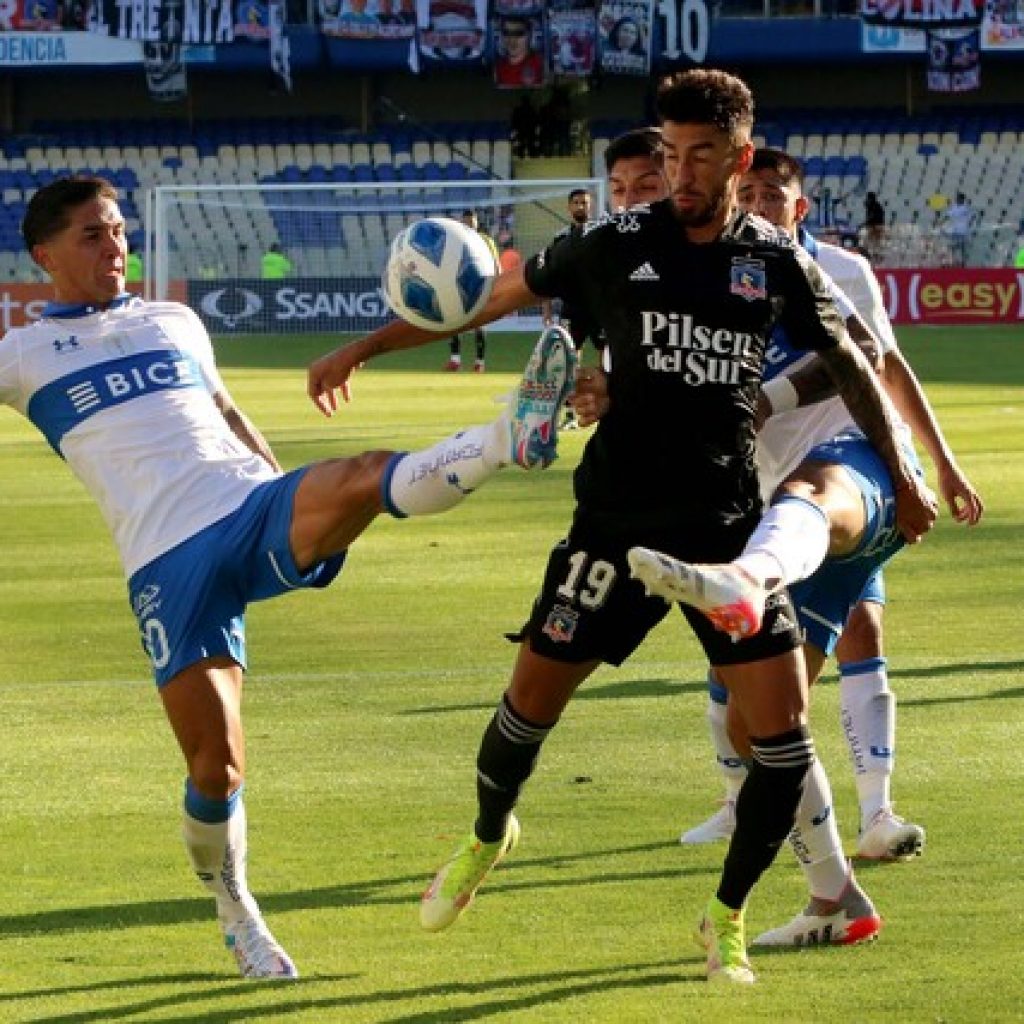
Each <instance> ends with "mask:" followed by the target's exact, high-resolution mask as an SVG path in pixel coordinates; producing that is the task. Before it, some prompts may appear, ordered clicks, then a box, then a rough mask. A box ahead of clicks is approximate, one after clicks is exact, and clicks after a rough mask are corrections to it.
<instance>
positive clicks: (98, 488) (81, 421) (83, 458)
mask: <svg viewBox="0 0 1024 1024" xmlns="http://www.w3.org/2000/svg"><path fill="white" fill-rule="evenodd" d="M223 390H224V385H223V383H222V381H221V379H220V374H219V373H218V372H217V367H216V364H215V362H214V357H213V347H212V345H211V344H210V338H209V335H208V334H207V333H206V328H205V327H204V326H203V324H202V322H201V321H200V320H199V318H198V317H197V316H196V315H195V313H193V312H192V310H190V309H189V308H188V307H187V306H183V305H181V304H179V303H177V302H144V301H143V300H141V299H136V298H127V297H126V298H121V299H117V300H115V302H114V303H113V304H112V305H111V306H110V307H109V308H108V309H107V310H105V311H97V310H96V309H94V308H93V307H88V306H59V305H51V306H48V307H47V309H45V310H44V311H43V316H42V319H40V320H38V321H37V322H36V323H34V324H31V325H29V326H27V327H19V328H15V329H14V330H11V331H9V332H8V334H7V335H6V336H5V337H4V338H3V340H0V402H3V403H4V404H6V405H10V406H12V407H13V408H15V409H17V410H18V412H20V413H22V414H23V415H24V416H26V417H27V418H28V419H30V420H31V421H32V422H33V423H34V424H35V426H36V427H38V428H39V430H40V431H41V432H42V433H43V434H44V435H45V437H46V439H47V440H48V441H49V442H50V444H51V446H52V447H53V448H54V450H55V451H57V453H58V454H60V455H61V456H63V458H65V459H66V460H67V462H68V465H69V466H70V467H71V469H72V470H73V471H74V473H75V475H76V476H77V477H78V478H79V479H80V480H81V481H82V483H83V484H85V486H86V488H87V489H88V491H89V492H90V494H92V496H93V497H94V498H95V499H96V501H97V502H98V504H99V506H100V510H101V511H102V513H103V518H104V519H105V520H106V522H107V525H108V526H109V527H110V530H111V532H112V533H113V535H114V541H115V543H116V544H117V548H118V551H119V553H120V555H121V561H122V563H123V565H124V568H125V572H126V573H127V574H128V575H129V576H130V575H131V574H132V573H133V572H135V571H136V570H137V569H139V568H141V567H142V566H143V565H146V564H147V563H148V562H151V561H152V560H153V559H154V558H156V557H157V556H158V555H161V554H163V553H164V552H165V551H168V550H170V549H171V548H173V547H174V546H175V545H177V544H180V543H181V542H182V541H184V540H187V539H188V538H189V537H191V536H193V535H194V534H196V533H198V532H199V531H200V530H202V529H203V528H204V527H206V526H209V525H210V524H211V523H214V522H216V521H217V520H219V519H223V518H224V517H225V516H226V515H228V514H229V513H231V512H233V511H234V510H235V509H237V508H238V507H239V506H240V505H241V504H242V503H243V502H244V501H245V499H246V498H247V497H248V495H249V494H250V493H251V492H252V491H253V489H254V488H255V487H257V486H258V485H259V484H260V483H261V482H262V481H265V480H269V479H273V478H274V477H276V476H277V475H278V474H277V472H276V471H275V470H274V469H273V468H272V467H271V466H269V465H268V464H267V462H266V461H265V460H264V459H262V458H260V457H259V456H258V455H255V454H254V453H253V452H252V451H250V450H249V448H247V447H246V446H245V445H244V444H243V443H242V442H241V441H240V440H239V439H238V438H237V437H236V436H235V434H234V433H233V432H232V431H231V429H230V428H229V426H228V424H227V421H226V420H225V419H224V416H223V415H222V414H221V412H220V410H219V409H218V408H217V405H216V404H215V402H214V400H213V395H215V394H216V393H218V392H220V391H223Z"/></svg>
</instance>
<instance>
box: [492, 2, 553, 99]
mask: <svg viewBox="0 0 1024 1024" xmlns="http://www.w3.org/2000/svg"><path fill="white" fill-rule="evenodd" d="M491 34H492V39H493V52H494V84H495V85H496V86H498V88H500V89H537V88H539V87H540V86H542V85H543V84H544V82H545V80H546V78H547V61H546V60H545V48H546V45H547V34H546V33H545V31H544V8H543V7H542V6H541V5H540V4H538V3H526V2H523V3H515V2H509V0H506V2H503V3H497V4H495V11H494V18H493V20H492V22H491Z"/></svg>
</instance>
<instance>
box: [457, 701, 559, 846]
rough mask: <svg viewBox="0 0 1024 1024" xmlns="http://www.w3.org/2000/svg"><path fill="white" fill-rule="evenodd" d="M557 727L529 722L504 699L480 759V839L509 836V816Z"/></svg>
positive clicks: (489, 841) (478, 764) (482, 748)
mask: <svg viewBox="0 0 1024 1024" xmlns="http://www.w3.org/2000/svg"><path fill="white" fill-rule="evenodd" d="M554 725H555V723H554V722H552V723H551V724H550V725H536V724H535V723H534V722H530V721H527V720H526V719H525V718H523V716H522V715H520V714H519V713H518V712H516V711H515V710H514V709H513V708H512V705H511V704H510V703H509V701H508V697H507V696H503V697H502V698H501V704H499V705H498V710H497V711H496V712H495V713H494V717H493V718H492V719H491V722H490V724H489V725H488V726H487V729H486V730H485V731H484V737H483V739H482V740H481V742H480V751H479V753H478V754H477V757H476V795H477V803H478V805H479V810H480V816H479V817H478V818H477V820H476V828H475V831H476V837H477V839H479V840H481V841H482V842H485V843H495V842H497V841H498V840H499V839H500V838H501V837H502V836H503V835H504V834H505V826H506V825H507V824H508V816H509V814H510V813H511V812H512V808H513V807H515V805H516V801H517V800H518V799H519V793H520V791H521V790H522V788H523V785H524V784H525V782H526V780H527V779H528V778H529V777H530V775H531V773H532V772H533V766H534V763H535V762H536V760H537V755H538V754H539V753H540V746H541V744H542V743H543V742H544V740H545V738H546V737H547V734H548V733H549V732H550V731H551V730H552V728H554Z"/></svg>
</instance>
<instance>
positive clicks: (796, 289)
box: [779, 248, 848, 351]
mask: <svg viewBox="0 0 1024 1024" xmlns="http://www.w3.org/2000/svg"><path fill="white" fill-rule="evenodd" d="M788 253H789V255H790V257H791V260H790V262H788V263H787V280H786V282H785V288H784V291H783V294H782V300H783V301H782V312H781V315H780V317H779V322H780V324H781V325H782V326H783V327H784V328H785V329H786V333H787V334H788V336H789V338H790V340H791V342H792V343H793V344H794V345H795V346H796V347H797V348H803V349H812V350H815V351H818V350H820V349H827V348H834V347H835V346H836V345H837V344H838V343H839V341H840V339H841V338H842V337H843V334H844V333H845V330H846V327H845V316H844V313H843V310H842V309H841V308H840V304H839V301H837V297H836V292H838V289H837V288H836V287H835V285H834V284H833V283H832V280H831V278H829V277H828V276H827V275H826V274H825V273H824V271H822V269H821V268H820V267H819V266H818V265H817V263H815V262H814V260H812V259H811V258H810V256H808V255H807V253H806V252H804V251H803V250H802V249H798V248H795V249H790V250H788ZM839 294H842V293H841V292H840V293H839ZM847 305H848V302H847ZM844 308H845V307H844Z"/></svg>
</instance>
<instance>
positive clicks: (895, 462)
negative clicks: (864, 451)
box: [819, 336, 938, 543]
mask: <svg viewBox="0 0 1024 1024" xmlns="http://www.w3.org/2000/svg"><path fill="white" fill-rule="evenodd" d="M819 355H820V356H821V359H822V361H823V362H824V364H825V366H826V368H827V369H828V372H829V374H830V375H831V377H832V380H833V382H834V383H835V386H836V390H837V391H838V392H839V394H840V396H841V397H842V399H843V401H844V402H845V403H846V407H847V409H849V410H850V415H851V416H852V417H853V420H854V422H855V423H856V424H857V426H858V427H860V429H861V430H862V431H863V432H864V436H865V437H867V439H868V440H869V441H870V442H871V444H872V446H873V447H874V449H875V451H876V452H878V454H879V456H880V457H881V459H882V461H883V462H884V463H885V464H886V466H887V468H888V470H889V473H890V475H891V476H892V482H893V488H894V490H895V492H896V525H897V526H898V527H899V530H900V532H901V533H902V534H903V536H904V538H905V539H906V540H907V541H909V542H910V543H916V542H917V541H919V540H921V538H922V537H923V536H924V534H925V533H927V532H928V530H930V529H931V528H932V525H933V524H934V522H935V517H936V515H937V513H938V503H937V502H936V500H935V495H934V494H932V492H931V491H930V490H929V489H928V487H927V486H926V485H925V483H924V481H923V480H921V479H920V478H919V477H918V476H917V474H915V473H914V471H913V469H912V468H911V466H910V465H909V464H908V463H907V461H906V458H905V457H904V455H903V452H902V450H901V448H900V444H899V440H898V437H897V422H898V420H897V415H896V411H895V409H894V408H893V406H892V403H891V402H890V400H889V397H888V396H887V395H886V394H885V392H884V391H883V390H882V388H881V385H880V383H879V380H878V377H877V375H876V374H875V372H874V370H872V368H871V366H870V364H869V363H868V361H867V359H866V358H865V356H864V354H863V353H862V352H861V350H860V349H859V348H858V347H857V345H856V344H855V343H854V342H853V340H852V339H851V338H850V337H849V336H844V338H843V340H842V341H841V342H840V343H839V344H838V345H837V346H836V347H835V348H832V349H826V350H823V351H822V352H820V353H819Z"/></svg>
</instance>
